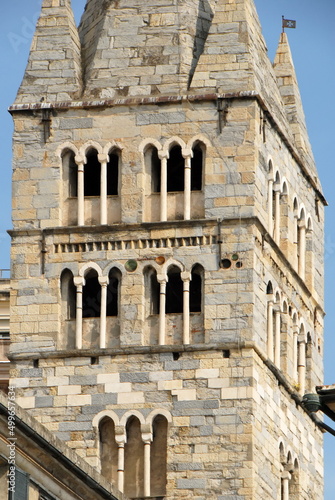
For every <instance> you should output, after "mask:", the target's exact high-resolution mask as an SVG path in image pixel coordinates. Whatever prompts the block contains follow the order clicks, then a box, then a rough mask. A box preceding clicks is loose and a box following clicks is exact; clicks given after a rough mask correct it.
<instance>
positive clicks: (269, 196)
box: [268, 180, 273, 236]
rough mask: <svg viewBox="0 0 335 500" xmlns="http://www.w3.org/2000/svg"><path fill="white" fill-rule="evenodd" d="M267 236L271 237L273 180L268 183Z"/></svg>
mask: <svg viewBox="0 0 335 500" xmlns="http://www.w3.org/2000/svg"><path fill="white" fill-rule="evenodd" d="M268 211H269V214H268V215H269V234H270V235H271V236H272V235H273V180H269V182H268Z"/></svg>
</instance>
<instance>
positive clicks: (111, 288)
mask: <svg viewBox="0 0 335 500" xmlns="http://www.w3.org/2000/svg"><path fill="white" fill-rule="evenodd" d="M120 278H121V273H120V271H119V270H118V269H115V268H113V269H112V270H111V271H110V273H109V284H108V286H107V312H106V314H107V316H118V314H119V286H120Z"/></svg>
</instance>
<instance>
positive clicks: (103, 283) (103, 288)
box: [99, 276, 109, 349]
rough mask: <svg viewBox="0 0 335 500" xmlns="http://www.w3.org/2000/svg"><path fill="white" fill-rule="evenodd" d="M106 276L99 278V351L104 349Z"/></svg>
mask: <svg viewBox="0 0 335 500" xmlns="http://www.w3.org/2000/svg"><path fill="white" fill-rule="evenodd" d="M108 282H109V280H108V277H107V276H99V283H100V285H101V307H100V349H105V348H106V312H107V285H108Z"/></svg>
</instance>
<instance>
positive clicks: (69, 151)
mask: <svg viewBox="0 0 335 500" xmlns="http://www.w3.org/2000/svg"><path fill="white" fill-rule="evenodd" d="M10 111H11V113H12V115H13V120H14V126H15V131H14V142H13V148H14V159H13V229H12V231H11V236H12V278H13V279H12V292H11V306H12V314H11V335H12V345H11V353H10V358H11V361H12V379H11V384H12V385H15V386H16V388H17V389H16V391H17V402H18V403H19V404H20V405H21V406H23V407H24V408H26V409H28V410H29V411H30V413H31V414H32V415H34V416H35V417H36V418H37V419H38V420H39V421H40V422H41V423H42V424H43V425H45V426H46V427H47V428H48V429H50V430H52V431H53V432H54V433H55V434H56V435H57V436H58V437H60V438H61V439H63V440H64V441H65V442H66V443H67V444H68V445H69V446H70V447H71V448H73V449H74V450H76V452H77V453H78V454H79V455H80V456H81V457H84V458H85V459H86V460H87V461H88V462H89V463H90V464H91V465H93V466H94V467H96V468H97V470H98V471H100V472H101V474H102V475H104V476H105V477H106V478H107V479H108V480H109V481H111V482H112V483H113V484H114V485H115V486H116V487H117V488H118V489H119V490H121V491H123V492H124V493H125V494H126V495H127V496H128V497H130V498H149V497H151V498H163V497H164V498H166V499H168V500H172V499H177V498H180V497H183V498H186V499H190V498H192V499H196V500H201V499H203V498H206V499H213V500H214V499H215V500H228V499H232V498H234V499H239V500H242V499H243V500H247V499H248V500H251V499H253V500H255V499H265V498H266V499H274V498H276V499H281V500H287V499H305V500H306V499H307V498H308V499H309V500H321V498H322V493H323V453H322V433H321V431H320V429H318V428H317V427H316V426H315V424H314V423H313V422H312V420H311V419H310V417H309V415H308V413H307V412H306V411H305V410H304V409H303V408H302V406H301V396H302V394H303V393H304V392H305V391H307V390H310V389H312V388H313V387H314V386H315V385H320V384H321V383H322V376H323V373H322V356H323V314H324V313H323V210H324V205H325V199H324V197H323V194H322V190H321V186H320V182H319V179H318V175H317V171H316V167H315V164H314V159H313V155H312V151H311V147H310V143H309V139H308V135H307V132H306V125H305V119H304V113H303V109H302V104H301V99H300V94H299V88H298V85H297V80H296V75H295V71H294V66H293V62H292V57H291V53H290V48H289V45H288V40H287V36H286V34H282V35H281V38H280V41H279V46H278V51H277V54H276V58H275V61H274V64H273V65H272V64H271V62H270V61H269V59H268V57H267V51H266V46H265V42H264V39H263V37H262V34H261V28H260V25H259V20H258V17H257V13H256V10H255V5H254V2H253V0H164V1H163V0H146V1H145V2H143V0H104V1H102V0H87V5H86V8H85V12H84V14H83V17H82V20H81V23H80V25H79V28H78V29H77V27H76V25H75V22H74V19H73V13H72V10H71V5H70V0H44V1H43V4H42V9H41V16H40V18H39V21H38V24H37V27H36V32H35V35H34V38H33V42H32V48H31V52H30V56H29V60H28V65H27V69H26V72H25V75H24V78H23V82H22V84H21V87H20V89H19V92H18V95H17V98H16V101H15V103H14V105H13V106H12V107H11V108H10Z"/></svg>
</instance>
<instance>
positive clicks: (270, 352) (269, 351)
mask: <svg viewBox="0 0 335 500" xmlns="http://www.w3.org/2000/svg"><path fill="white" fill-rule="evenodd" d="M267 344H268V345H267V354H268V358H269V359H271V361H273V298H272V295H271V298H269V299H268V314H267Z"/></svg>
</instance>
